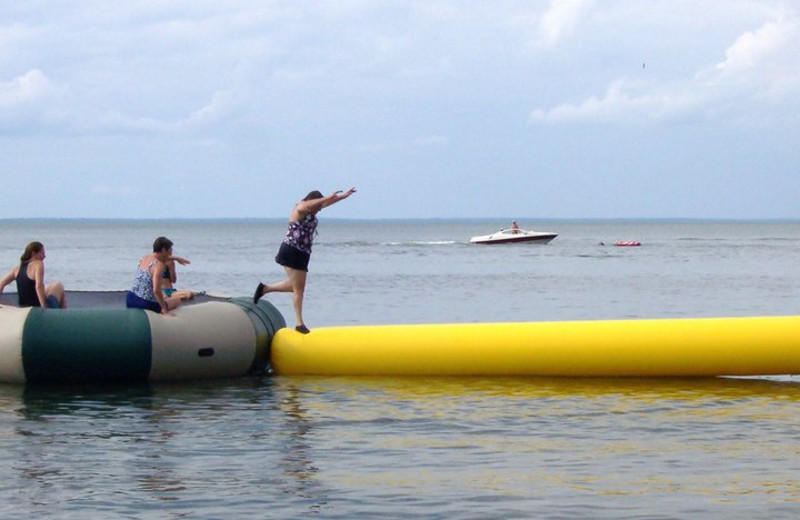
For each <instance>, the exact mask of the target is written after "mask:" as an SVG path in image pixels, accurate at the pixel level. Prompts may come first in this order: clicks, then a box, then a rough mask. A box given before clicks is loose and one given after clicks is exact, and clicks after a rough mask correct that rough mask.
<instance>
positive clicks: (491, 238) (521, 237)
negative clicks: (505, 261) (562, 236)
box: [469, 228, 558, 244]
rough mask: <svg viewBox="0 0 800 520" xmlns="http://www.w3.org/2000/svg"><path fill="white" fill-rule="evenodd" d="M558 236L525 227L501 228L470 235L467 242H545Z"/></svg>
mask: <svg viewBox="0 0 800 520" xmlns="http://www.w3.org/2000/svg"><path fill="white" fill-rule="evenodd" d="M557 236H558V233H549V232H545V231H527V230H525V229H519V228H516V229H514V228H512V229H501V230H500V231H498V232H496V233H492V234H491V235H483V236H478V237H472V238H471V239H470V240H469V242H470V243H471V244H511V243H515V242H536V243H538V244H547V243H548V242H550V241H551V240H553V239H554V238H556V237H557Z"/></svg>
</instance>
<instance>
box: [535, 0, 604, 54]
mask: <svg viewBox="0 0 800 520" xmlns="http://www.w3.org/2000/svg"><path fill="white" fill-rule="evenodd" d="M593 2H594V0H550V8H549V9H548V10H547V12H546V13H545V14H544V15H543V16H542V17H541V18H540V19H539V42H538V43H539V45H540V46H542V47H553V46H554V45H556V44H557V43H559V42H560V41H561V40H562V39H563V38H564V37H566V36H568V35H570V34H571V33H572V31H574V30H575V27H576V26H577V24H578V21H579V20H580V17H581V16H582V15H583V14H584V12H586V11H587V10H588V9H589V7H591V5H592V3H593Z"/></svg>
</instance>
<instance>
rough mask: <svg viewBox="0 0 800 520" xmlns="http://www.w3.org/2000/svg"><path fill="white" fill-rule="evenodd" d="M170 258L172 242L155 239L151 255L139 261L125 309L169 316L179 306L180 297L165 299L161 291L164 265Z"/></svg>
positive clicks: (161, 238)
mask: <svg viewBox="0 0 800 520" xmlns="http://www.w3.org/2000/svg"><path fill="white" fill-rule="evenodd" d="M171 257H172V240H170V239H168V238H166V237H158V238H156V240H155V242H153V253H152V254H150V255H147V256H145V257H144V258H142V259H141V260H140V261H139V266H138V268H137V269H136V276H135V277H134V279H133V287H131V290H130V291H128V294H127V297H126V300H125V306H126V307H128V308H133V309H145V310H148V311H153V312H157V313H161V314H169V311H170V310H172V309H174V308H175V307H177V306H178V305H180V303H181V299H180V297H178V296H173V297H170V298H165V297H164V292H163V291H162V290H161V283H162V274H163V272H164V265H165V264H166V263H167V262H168V261H169V259H170V258H171Z"/></svg>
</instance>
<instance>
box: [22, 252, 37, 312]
mask: <svg viewBox="0 0 800 520" xmlns="http://www.w3.org/2000/svg"><path fill="white" fill-rule="evenodd" d="M29 263H30V262H25V263H24V264H20V266H19V273H17V295H18V296H19V306H20V307H41V305H40V304H39V295H38V294H36V280H31V279H30V277H29V276H28V264H29Z"/></svg>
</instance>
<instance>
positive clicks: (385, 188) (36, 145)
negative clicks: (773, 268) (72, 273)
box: [0, 0, 800, 223]
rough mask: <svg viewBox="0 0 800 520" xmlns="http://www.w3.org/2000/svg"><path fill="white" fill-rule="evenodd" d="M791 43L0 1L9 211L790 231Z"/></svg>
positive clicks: (476, 22)
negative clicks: (337, 198) (751, 225)
mask: <svg viewBox="0 0 800 520" xmlns="http://www.w3.org/2000/svg"><path fill="white" fill-rule="evenodd" d="M798 49H800V0H703V1H702V2H698V1H696V0H528V1H522V0H493V1H491V2H486V1H472V0H406V1H400V0H385V1H378V0H318V1H296V0H287V1H283V0H275V1H273V0H237V1H236V2H229V1H223V0H136V1H132V0H118V1H114V2H109V1H108V0H56V1H53V0H26V1H24V2H16V1H14V2H11V1H8V2H1V3H0V186H2V193H3V197H2V202H1V203H0V218H35V217H55V218H158V219H160V218H284V217H286V216H288V214H289V211H290V210H291V208H292V206H293V204H294V203H295V202H296V201H298V200H300V199H301V198H302V197H303V196H305V194H306V193H307V192H309V191H311V190H320V191H322V192H323V193H325V194H328V193H331V192H333V191H336V190H345V189H348V188H350V187H351V186H354V187H355V188H356V189H357V190H358V191H357V193H356V194H355V195H353V196H352V197H351V198H349V199H347V200H346V201H343V202H341V203H340V204H338V205H336V206H334V207H331V208H328V209H326V210H325V211H326V213H327V214H328V215H330V216H331V217H337V218H357V219H394V218H506V217H507V218H516V219H522V220H523V221H524V219H571V218H575V219H593V218H610V219H614V218H700V219H705V218H712V219H716V218H721V219H797V218H800V204H799V203H798V201H797V196H798V194H800V137H798V136H800V132H798V130H800V53H798ZM328 212H329V213H328ZM521 223H522V222H521Z"/></svg>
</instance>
